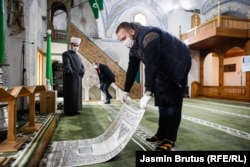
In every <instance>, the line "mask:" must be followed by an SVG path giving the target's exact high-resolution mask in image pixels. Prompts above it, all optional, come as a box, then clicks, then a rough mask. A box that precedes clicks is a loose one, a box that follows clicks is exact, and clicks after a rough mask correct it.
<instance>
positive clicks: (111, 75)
mask: <svg viewBox="0 0 250 167" xmlns="http://www.w3.org/2000/svg"><path fill="white" fill-rule="evenodd" d="M100 68H102V70H103V72H104V73H105V74H106V75H107V77H108V78H109V80H110V81H112V82H115V75H114V73H113V72H112V71H111V70H110V68H109V67H108V66H107V65H104V64H102V65H101V64H100Z"/></svg>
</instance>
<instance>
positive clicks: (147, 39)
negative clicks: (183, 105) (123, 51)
mask: <svg viewBox="0 0 250 167" xmlns="http://www.w3.org/2000/svg"><path fill="white" fill-rule="evenodd" d="M134 39H135V44H134V46H133V47H132V48H131V49H130V53H129V65H128V70H127V76H126V81H125V91H130V89H131V87H132V85H133V83H134V80H135V77H136V72H137V69H138V67H139V64H140V61H142V62H143V63H144V64H145V85H144V86H145V89H146V91H151V92H153V93H154V94H155V104H156V105H158V106H164V105H168V104H170V103H178V102H181V101H182V98H183V94H184V90H185V87H186V84H187V75H188V72H189V70H190V67H191V56H190V53H189V48H188V46H187V45H185V44H184V43H183V42H182V41H180V40H179V39H177V38H176V37H175V36H173V35H171V34H169V33H168V32H164V31H161V30H160V29H158V28H155V27H136V25H135V37H134Z"/></svg>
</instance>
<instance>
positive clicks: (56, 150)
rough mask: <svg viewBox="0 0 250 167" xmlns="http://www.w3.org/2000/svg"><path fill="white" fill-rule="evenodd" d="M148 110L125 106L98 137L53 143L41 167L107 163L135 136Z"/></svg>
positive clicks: (67, 166) (68, 166)
mask: <svg viewBox="0 0 250 167" xmlns="http://www.w3.org/2000/svg"><path fill="white" fill-rule="evenodd" d="M144 112H145V110H143V109H138V108H136V107H134V106H132V105H129V104H126V103H124V104H123V106H122V108H121V110H120V111H119V113H118V114H117V115H116V117H115V119H114V120H113V121H112V124H111V125H110V126H109V127H108V128H107V130H106V131H105V132H104V133H103V134H101V135H100V136H97V137H95V138H90V139H82V140H69V141H53V142H52V144H51V145H50V149H47V150H46V152H45V154H44V157H43V158H42V159H41V160H40V162H39V166H46V167H57V166H60V167H72V166H83V165H91V164H96V163H101V162H106V161H108V160H110V159H112V158H113V157H115V156H116V155H118V154H119V153H120V152H121V151H122V150H123V149H124V148H125V147H126V145H127V143H128V142H129V141H130V140H131V138H132V137H133V134H134V132H135V131H136V129H137V127H138V125H139V123H140V121H141V119H142V117H143V115H144Z"/></svg>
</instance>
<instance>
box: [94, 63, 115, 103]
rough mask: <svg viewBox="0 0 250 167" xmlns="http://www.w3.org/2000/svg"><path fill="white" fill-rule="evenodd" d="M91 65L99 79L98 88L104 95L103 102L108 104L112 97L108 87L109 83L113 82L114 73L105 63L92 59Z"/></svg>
mask: <svg viewBox="0 0 250 167" xmlns="http://www.w3.org/2000/svg"><path fill="white" fill-rule="evenodd" d="M93 67H94V68H95V69H96V72H97V75H98V77H99V80H100V89H101V91H102V92H103V93H104V94H105V96H106V102H105V103H104V104H110V99H112V96H111V95H110V93H109V91H108V89H109V87H110V85H111V84H112V83H113V82H115V75H114V74H113V72H112V71H111V70H110V69H109V67H108V66H107V65H105V64H101V63H98V62H96V61H94V62H93Z"/></svg>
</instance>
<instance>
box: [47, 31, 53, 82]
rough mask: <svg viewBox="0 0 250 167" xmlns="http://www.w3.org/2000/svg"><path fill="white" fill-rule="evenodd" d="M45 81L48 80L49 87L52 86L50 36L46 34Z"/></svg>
mask: <svg viewBox="0 0 250 167" xmlns="http://www.w3.org/2000/svg"><path fill="white" fill-rule="evenodd" d="M46 79H49V81H50V85H53V73H52V63H51V35H50V33H47V54H46Z"/></svg>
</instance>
